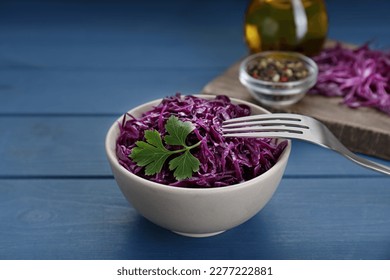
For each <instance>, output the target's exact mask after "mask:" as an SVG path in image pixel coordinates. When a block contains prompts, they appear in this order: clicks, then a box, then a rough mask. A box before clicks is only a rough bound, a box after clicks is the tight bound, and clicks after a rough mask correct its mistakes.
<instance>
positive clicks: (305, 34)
mask: <svg viewBox="0 0 390 280" xmlns="http://www.w3.org/2000/svg"><path fill="white" fill-rule="evenodd" d="M244 29H245V30H244V32H245V41H246V43H247V45H248V48H249V50H250V52H251V53H255V52H260V51H266V50H285V51H297V52H301V53H304V54H306V55H309V56H311V55H315V54H317V53H318V52H319V51H320V50H321V48H322V46H323V44H324V42H325V39H326V35H327V31H328V17H327V12H326V7H325V3H324V1H323V0H252V1H251V2H250V4H249V6H248V8H247V11H246V14H245V28H244Z"/></svg>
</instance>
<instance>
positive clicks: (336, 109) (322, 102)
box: [202, 62, 390, 160]
mask: <svg viewBox="0 0 390 280" xmlns="http://www.w3.org/2000/svg"><path fill="white" fill-rule="evenodd" d="M239 64H240V62H238V63H235V64H234V65H233V66H231V67H230V68H229V69H228V70H226V71H225V72H223V73H222V74H221V75H219V76H217V77H216V78H215V79H213V80H212V81H210V82H209V83H208V84H207V85H206V86H205V87H204V88H203V91H202V92H203V93H205V94H225V95H227V96H230V97H235V98H240V99H243V100H248V101H251V102H254V103H258V102H257V101H256V100H254V98H253V97H252V96H251V95H250V94H249V92H248V90H247V89H246V88H245V87H244V86H243V85H242V84H241V83H240V81H239V80H238V72H239V71H238V69H239ZM340 102H341V99H340V98H327V97H323V96H317V95H306V96H305V97H304V98H303V99H302V100H301V101H300V102H298V103H297V104H294V105H292V106H289V107H285V108H280V109H273V108H268V107H267V106H264V107H266V108H267V109H269V110H270V111H271V112H285V113H297V114H303V115H307V116H312V117H314V118H316V119H318V120H320V121H322V122H324V123H325V124H326V125H327V126H328V127H329V129H330V130H331V131H332V132H333V133H334V134H335V135H336V137H337V138H338V139H340V140H341V142H342V143H343V144H344V145H346V146H347V147H348V148H350V149H351V150H352V151H355V152H359V153H364V154H368V155H372V156H376V157H379V158H383V159H388V160H389V159H390V149H389V144H390V116H388V115H386V114H384V113H382V112H379V111H377V110H375V109H371V108H359V109H350V108H348V107H346V106H343V105H340Z"/></svg>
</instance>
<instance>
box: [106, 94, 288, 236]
mask: <svg viewBox="0 0 390 280" xmlns="http://www.w3.org/2000/svg"><path fill="white" fill-rule="evenodd" d="M197 96H199V97H202V98H205V99H210V98H214V96H210V95H197ZM231 100H232V102H233V103H241V104H246V105H248V106H249V107H250V108H251V110H252V113H253V114H263V113H268V111H266V110H264V109H263V108H261V107H259V106H256V105H254V104H252V103H248V102H245V101H241V100H237V99H233V98H232V99H231ZM160 101H161V99H159V100H155V101H152V102H149V103H146V104H144V105H141V106H138V107H136V108H134V109H132V110H130V111H129V112H130V113H131V114H132V115H133V116H136V117H137V116H140V115H141V114H142V113H143V112H145V111H147V110H150V109H151V108H152V106H154V105H157V104H158V103H160ZM121 119H122V117H120V118H119V119H118V120H117V121H115V123H113V125H112V126H111V128H110V129H109V130H108V133H107V136H106V142H105V148H106V153H107V157H108V161H109V163H110V165H111V169H112V172H113V174H114V177H115V179H116V182H117V184H118V186H119V187H120V189H121V191H122V193H123V194H124V196H125V197H126V199H127V200H128V201H129V203H130V204H131V205H132V206H133V207H134V208H135V209H136V210H137V211H138V212H139V213H140V214H141V215H142V216H144V217H145V218H146V219H148V220H150V221H151V222H153V223H155V224H157V225H159V226H161V227H163V228H166V229H169V230H171V231H174V232H176V233H178V234H182V235H186V236H192V237H205V236H212V235H215V234H218V233H221V232H223V231H225V230H228V229H231V228H233V227H235V226H238V225H240V224H242V223H244V222H245V221H247V220H248V219H250V218H251V217H253V216H254V215H256V214H257V213H258V212H259V211H260V210H261V209H262V208H263V207H264V206H265V205H266V204H267V202H268V201H269V200H270V199H271V197H272V195H273V194H274V192H275V190H276V189H277V187H278V185H279V182H280V180H281V178H282V176H283V173H284V170H285V167H286V164H287V161H288V157H289V155H290V151H291V142H290V141H289V143H288V145H287V147H286V149H285V150H284V152H283V153H282V154H281V156H280V158H279V160H278V162H277V163H276V164H275V165H274V166H273V167H272V168H271V169H270V170H268V171H267V172H265V173H263V174H262V175H260V176H258V177H256V178H254V179H252V180H249V181H246V182H244V183H240V184H236V185H231V186H227V187H217V188H207V189H205V188H199V189H195V188H182V187H172V186H168V185H163V184H159V183H155V182H152V181H149V180H146V179H144V178H141V177H139V176H137V175H134V174H133V173H131V172H129V171H128V170H126V169H125V168H124V167H122V166H121V165H120V164H119V162H118V159H117V156H116V153H115V145H116V139H117V137H118V135H119V127H118V123H117V122H118V121H120V120H121Z"/></svg>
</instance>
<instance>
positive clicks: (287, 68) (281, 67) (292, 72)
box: [247, 57, 309, 83]
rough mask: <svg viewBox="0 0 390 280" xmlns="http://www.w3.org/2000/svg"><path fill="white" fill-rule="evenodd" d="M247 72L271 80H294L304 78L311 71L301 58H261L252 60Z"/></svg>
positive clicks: (258, 77)
mask: <svg viewBox="0 0 390 280" xmlns="http://www.w3.org/2000/svg"><path fill="white" fill-rule="evenodd" d="M247 72H248V74H249V75H250V76H252V77H253V78H255V79H259V80H263V81H269V82H282V83H285V82H292V81H297V80H301V79H304V78H306V77H307V76H308V74H309V71H308V70H307V68H306V66H305V65H304V63H302V61H300V60H292V59H275V58H271V57H267V58H259V59H257V60H254V61H251V62H250V63H249V65H248V67H247Z"/></svg>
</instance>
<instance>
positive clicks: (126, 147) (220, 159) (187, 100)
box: [116, 94, 287, 187]
mask: <svg viewBox="0 0 390 280" xmlns="http://www.w3.org/2000/svg"><path fill="white" fill-rule="evenodd" d="M250 114H251V112H250V108H249V107H248V106H246V105H244V104H239V105H236V104H233V103H231V101H230V99H229V98H228V97H227V96H221V95H220V96H216V98H215V99H211V100H206V99H203V98H200V97H196V96H181V95H180V94H176V95H175V96H170V97H166V98H164V99H163V100H162V101H161V103H160V104H158V105H157V106H155V107H153V109H151V110H150V111H148V112H146V113H144V114H143V115H142V116H141V117H140V118H135V117H133V116H131V115H130V114H126V115H125V116H124V117H123V120H122V122H121V123H119V128H120V134H119V137H118V139H117V146H116V154H117V157H118V160H119V163H120V164H121V165H122V166H123V167H125V168H126V169H127V170H129V171H130V172H132V173H134V174H136V175H138V176H140V177H143V178H146V179H148V180H151V181H154V182H157V183H161V184H165V185H171V186H180V187H222V186H228V185H234V184H238V183H241V182H244V181H247V180H250V179H252V178H254V177H256V176H258V175H260V174H262V173H264V172H266V171H267V170H269V169H270V168H271V167H272V166H273V165H274V164H275V163H276V161H277V160H278V158H279V156H280V154H281V153H282V152H283V150H284V148H285V147H286V145H287V141H282V142H280V143H277V142H276V140H275V139H265V138H225V137H223V136H222V132H221V130H222V129H221V126H222V122H223V121H224V120H228V119H232V118H237V117H244V116H249V115H250ZM171 116H176V117H178V118H179V119H180V120H181V121H183V122H191V123H192V124H193V125H194V126H195V129H194V130H193V131H192V132H191V134H189V135H188V137H187V142H188V143H187V144H188V145H193V144H195V143H197V142H199V141H201V143H200V145H199V146H197V147H196V148H194V149H193V150H191V153H192V154H193V155H194V156H195V157H196V158H197V159H198V160H199V161H200V166H199V170H198V171H197V172H195V173H193V176H192V177H191V178H189V179H184V180H176V179H175V177H174V176H173V172H172V171H170V170H169V168H168V166H167V164H165V165H164V167H163V168H162V170H161V172H160V173H158V174H155V175H152V176H150V175H149V176H148V175H145V171H144V167H140V166H138V165H137V164H136V163H135V162H133V161H132V160H131V158H129V155H130V154H131V151H132V149H133V148H134V147H135V142H136V141H144V140H145V137H144V132H145V131H147V130H153V129H155V130H157V131H158V132H159V133H160V134H161V136H162V137H164V135H165V134H166V130H165V124H166V122H167V120H168V119H169V117H171ZM169 148H170V149H174V148H175V147H169Z"/></svg>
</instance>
